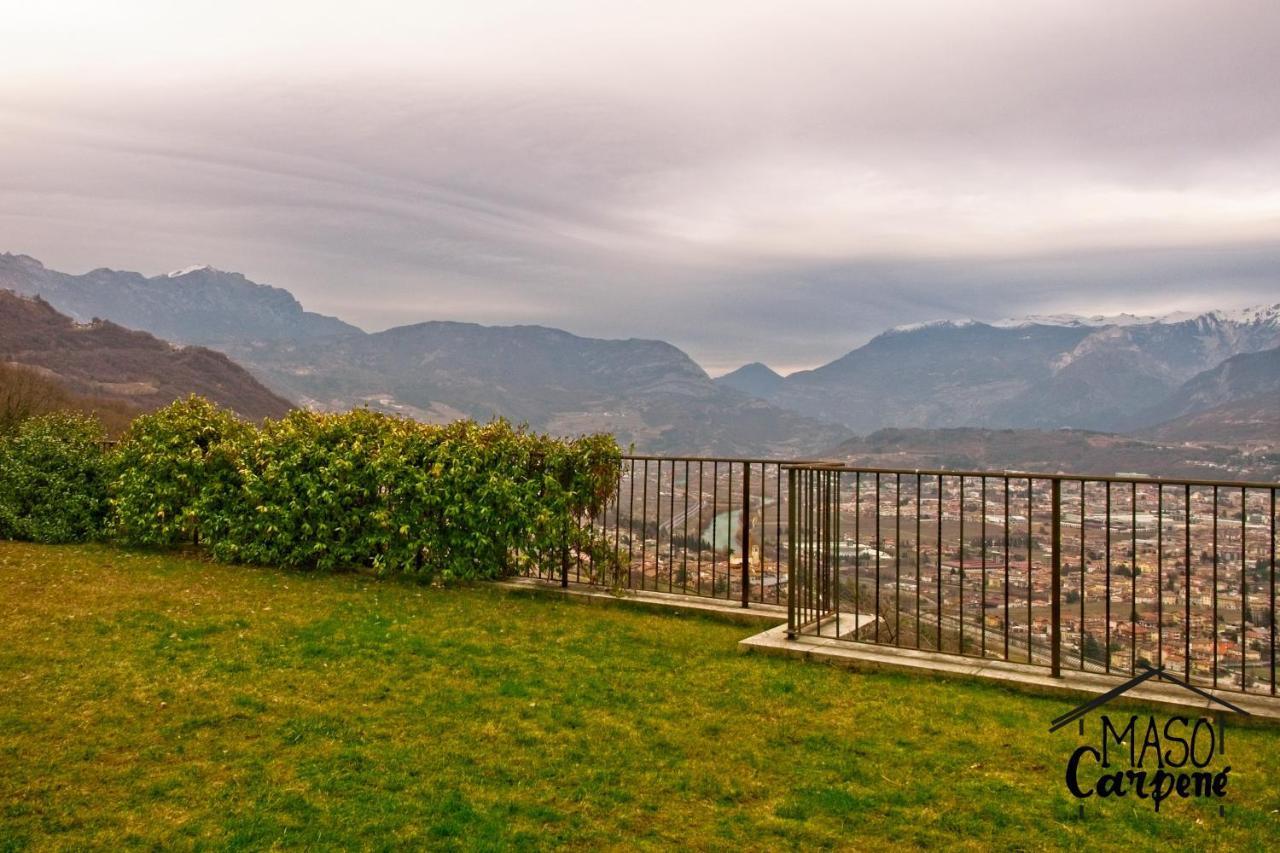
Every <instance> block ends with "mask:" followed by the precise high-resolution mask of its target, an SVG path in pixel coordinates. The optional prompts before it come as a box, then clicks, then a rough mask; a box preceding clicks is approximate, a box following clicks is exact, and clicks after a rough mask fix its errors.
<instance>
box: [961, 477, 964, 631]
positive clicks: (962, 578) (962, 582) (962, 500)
mask: <svg viewBox="0 0 1280 853" xmlns="http://www.w3.org/2000/svg"><path fill="white" fill-rule="evenodd" d="M960 654H964V475H963V474H961V475H960Z"/></svg>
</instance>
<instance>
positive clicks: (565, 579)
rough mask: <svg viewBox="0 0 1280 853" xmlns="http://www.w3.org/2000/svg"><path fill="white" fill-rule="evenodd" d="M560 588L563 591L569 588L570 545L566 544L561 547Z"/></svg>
mask: <svg viewBox="0 0 1280 853" xmlns="http://www.w3.org/2000/svg"><path fill="white" fill-rule="evenodd" d="M560 586H561V588H562V589H568V588H569V543H568V542H565V543H563V544H562V545H561V546H560Z"/></svg>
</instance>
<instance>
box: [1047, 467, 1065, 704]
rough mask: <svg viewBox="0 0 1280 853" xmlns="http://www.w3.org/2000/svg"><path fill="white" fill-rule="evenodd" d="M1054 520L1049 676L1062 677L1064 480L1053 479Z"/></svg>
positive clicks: (1051, 564) (1050, 595)
mask: <svg viewBox="0 0 1280 853" xmlns="http://www.w3.org/2000/svg"><path fill="white" fill-rule="evenodd" d="M1052 518H1053V520H1052V531H1053V532H1052V534H1051V536H1052V538H1053V543H1052V545H1051V546H1050V548H1051V551H1050V554H1051V557H1050V568H1051V571H1052V575H1051V578H1052V580H1051V581H1050V586H1051V588H1052V590H1051V592H1050V593H1049V598H1050V602H1049V609H1050V616H1049V622H1050V627H1051V628H1052V630H1053V635H1052V639H1051V640H1050V646H1049V674H1050V675H1052V676H1053V677H1054V678H1061V677H1062V480H1060V479H1058V478H1056V477H1055V478H1054V479H1053V517H1052Z"/></svg>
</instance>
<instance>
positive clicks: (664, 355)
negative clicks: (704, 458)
mask: <svg viewBox="0 0 1280 853" xmlns="http://www.w3.org/2000/svg"><path fill="white" fill-rule="evenodd" d="M239 357H240V358H241V359H242V360H243V361H244V363H245V364H246V365H247V366H249V367H250V368H251V369H252V370H253V371H255V372H256V373H257V374H258V375H259V376H261V377H262V378H263V379H264V380H265V381H266V382H267V384H269V385H271V386H272V387H274V388H277V389H279V390H281V391H282V392H283V393H286V394H288V395H290V396H292V397H293V398H295V399H297V400H299V401H301V402H302V403H303V404H305V405H308V406H311V407H314V408H320V409H344V408H349V407H351V406H354V405H367V406H370V407H372V408H377V409H381V410H384V411H392V412H399V413H402V414H407V415H410V416H412V417H415V418H418V419H420V420H426V421H444V420H451V419H454V418H457V417H462V416H467V417H473V418H479V419H482V420H483V419H488V418H491V417H493V416H494V415H501V416H503V417H506V418H508V419H510V420H513V421H517V422H526V423H528V424H530V425H531V426H532V427H534V428H536V429H539V430H546V431H548V432H552V433H555V434H577V433H581V432H586V431H595V430H608V431H611V432H613V433H614V434H615V435H617V436H618V438H619V440H620V441H621V442H622V443H623V444H624V445H625V444H630V443H634V444H635V446H636V448H637V449H638V450H641V451H645V452H664V453H724V454H757V453H770V454H780V455H795V454H807V453H812V452H813V451H814V450H815V449H817V448H819V447H823V446H828V445H829V444H830V443H832V442H834V441H838V440H840V439H841V438H843V437H845V436H847V432H846V431H845V430H842V429H841V428H839V427H837V426H832V425H830V424H822V423H818V422H816V421H813V420H810V419H807V418H804V417H801V416H798V415H796V414H795V413H792V412H788V411H785V410H782V409H778V408H776V407H774V406H771V405H769V404H767V403H765V402H763V401H761V400H759V399H756V398H754V397H751V396H749V395H746V394H743V393H741V392H739V391H735V390H734V389H732V388H725V387H721V386H718V385H716V384H715V383H714V382H713V381H712V380H711V379H710V378H709V377H708V376H707V374H706V373H705V372H704V371H703V370H702V368H701V367H699V366H698V365H697V364H696V363H695V362H694V361H693V360H692V359H690V358H689V357H688V356H687V355H686V354H685V353H683V352H682V351H680V350H679V349H677V348H676V347H674V346H672V345H671V344H668V343H664V342H662V341H652V340H640V339H634V338H633V339H629V340H600V339H595V338H584V337H579V336H577V335H573V334H570V333H568V332H564V331H561V330H559V329H549V328H545V327H541V326H508V327H495V326H479V325H475V324H472V323H448V322H429V323H418V324H415V325H411V326H400V327H397V328H394V329H388V330H387V331H384V332H378V333H375V334H369V335H352V336H342V337H339V338H332V339H324V340H313V341H290V342H276V343H271V344H261V345H255V346H253V347H251V348H247V349H244V350H241V351H240V352H239Z"/></svg>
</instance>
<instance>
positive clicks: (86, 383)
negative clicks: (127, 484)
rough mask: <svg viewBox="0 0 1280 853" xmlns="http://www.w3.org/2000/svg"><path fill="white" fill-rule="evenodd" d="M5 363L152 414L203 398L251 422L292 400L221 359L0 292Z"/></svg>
mask: <svg viewBox="0 0 1280 853" xmlns="http://www.w3.org/2000/svg"><path fill="white" fill-rule="evenodd" d="M0 362H3V363H7V364H10V365H18V366H22V367H27V368H30V369H32V370H34V371H36V372H38V373H40V374H42V375H44V376H46V377H49V378H50V379H52V380H54V381H55V382H56V383H57V385H58V386H59V387H61V388H62V389H64V390H65V391H66V392H67V393H69V394H72V395H78V396H83V397H91V398H95V399H98V400H106V401H116V402H119V403H123V404H126V405H128V406H131V407H136V408H138V409H153V408H158V407H160V406H163V405H165V404H167V403H169V402H172V401H173V400H174V399H176V398H178V397H183V396H186V395H187V394H201V395H203V396H205V397H208V398H209V399H210V400H213V401H215V402H217V403H218V404H219V405H222V406H226V407H227V408H229V409H231V410H233V411H235V412H237V413H239V414H240V415H241V416H243V417H245V418H249V419H253V420H257V419H259V418H263V417H267V416H272V417H279V416H280V415H283V414H284V413H285V412H287V411H288V410H289V408H290V404H289V401H288V400H285V399H284V398H282V397H280V396H278V395H276V394H274V393H272V392H271V391H270V390H268V389H267V388H266V387H264V386H263V385H262V384H261V383H260V382H258V381H257V380H256V379H254V378H253V377H252V376H250V375H249V374H248V373H247V372H246V371H245V370H244V369H243V368H241V367H240V366H239V365H237V364H235V363H234V362H232V361H231V359H229V358H227V357H226V356H225V355H223V354H222V353H218V352H214V351H213V350H209V349H205V348H203V347H194V346H192V347H175V346H173V345H172V344H169V343H167V342H166V341H162V340H159V339H158V338H155V337H153V336H152V335H149V334H147V333H146V332H135V331H132V330H130V329H126V328H123V327H121V326H118V325H116V324H115V323H111V322H108V321H105V320H96V321H93V322H90V323H87V324H77V323H76V322H75V321H73V320H72V319H71V318H70V317H67V316H64V315H63V314H60V313H58V312H57V311H55V310H54V308H53V307H52V306H51V305H49V303H48V302H45V301H44V300H42V299H39V298H25V297H22V296H18V295H16V294H14V293H12V292H11V291H7V290H0Z"/></svg>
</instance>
